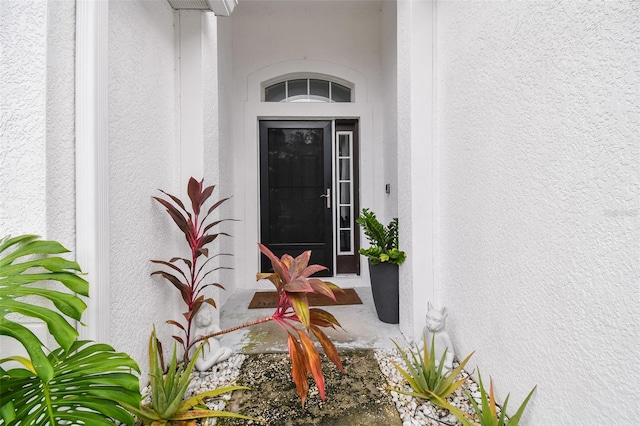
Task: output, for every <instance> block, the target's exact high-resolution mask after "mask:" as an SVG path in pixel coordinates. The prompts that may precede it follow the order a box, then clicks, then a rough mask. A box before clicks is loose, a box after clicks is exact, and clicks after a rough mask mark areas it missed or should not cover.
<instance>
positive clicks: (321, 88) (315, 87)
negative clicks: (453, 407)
mask: <svg viewBox="0 0 640 426" xmlns="http://www.w3.org/2000/svg"><path fill="white" fill-rule="evenodd" d="M309 100H310V101H315V102H331V98H330V97H329V82H328V81H326V80H309Z"/></svg>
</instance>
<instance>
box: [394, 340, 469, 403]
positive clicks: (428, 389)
mask: <svg viewBox="0 0 640 426" xmlns="http://www.w3.org/2000/svg"><path fill="white" fill-rule="evenodd" d="M434 337H435V336H434ZM424 339H425V338H424V337H423V343H424V349H423V351H422V356H420V354H417V353H414V351H412V350H409V351H404V350H402V348H401V347H400V346H399V345H398V343H396V342H395V341H394V342H393V343H394V344H395V345H396V348H397V349H398V352H400V356H401V357H402V359H403V360H404V363H405V365H406V367H407V369H406V370H405V369H404V368H402V367H400V365H398V363H396V362H395V361H391V363H392V364H393V366H394V367H395V368H396V369H397V370H398V371H399V372H400V374H401V375H402V376H403V377H404V378H405V379H406V380H407V381H408V382H409V385H411V388H412V389H413V392H407V391H404V390H401V389H394V388H391V389H390V390H392V391H394V392H398V393H403V394H405V395H410V396H414V397H416V398H419V399H422V400H429V401H431V402H432V403H434V404H436V405H438V406H441V407H443V408H446V409H450V406H449V404H448V403H446V402H445V398H446V397H447V396H449V395H451V393H453V392H454V391H455V390H456V389H458V388H459V387H460V386H462V384H463V383H464V382H465V381H466V380H467V378H468V376H467V377H464V378H462V379H459V380H456V378H457V377H458V375H459V374H460V373H461V372H462V370H463V369H464V367H465V365H467V363H468V362H469V359H471V356H472V355H473V354H474V352H471V353H470V354H469V355H468V356H467V357H466V358H465V359H464V360H463V361H462V362H461V363H460V364H459V365H458V367H456V368H455V369H454V370H453V371H451V372H448V373H447V372H446V371H445V370H444V369H443V366H444V364H445V362H444V360H445V358H446V356H447V350H448V348H445V351H444V353H443V354H442V359H440V362H439V363H436V359H435V354H434V346H435V345H434V339H433V338H432V339H431V346H430V349H427V348H428V346H427V342H426V340H424Z"/></svg>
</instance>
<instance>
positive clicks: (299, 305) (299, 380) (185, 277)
mask: <svg viewBox="0 0 640 426" xmlns="http://www.w3.org/2000/svg"><path fill="white" fill-rule="evenodd" d="M202 183H203V182H202V181H200V182H198V181H196V180H195V179H194V178H191V179H190V180H189V185H188V194H189V198H190V199H191V204H192V209H193V213H191V212H189V211H187V210H186V208H185V207H184V205H183V203H182V202H181V201H180V200H179V199H178V198H176V197H174V196H173V195H170V194H167V193H166V192H164V191H162V193H163V194H165V195H167V196H168V197H169V198H170V199H171V201H172V202H170V201H168V200H164V199H162V198H158V197H154V198H155V199H156V200H157V201H158V202H160V203H161V204H162V205H163V206H165V207H166V208H167V212H168V213H169V215H171V217H172V218H173V220H174V222H175V223H176V224H177V225H178V227H179V228H180V230H181V231H182V232H183V233H184V234H185V236H186V238H187V242H188V243H189V246H190V247H191V253H192V257H191V259H184V258H173V259H171V260H170V261H169V262H165V261H160V260H154V261H153V262H155V263H160V264H162V265H165V266H167V267H169V268H170V269H171V270H172V271H171V272H167V271H156V272H154V274H159V275H162V276H163V277H164V278H166V279H167V280H168V281H170V282H171V283H172V284H173V285H174V286H175V287H176V288H177V289H178V290H180V292H181V294H182V298H183V300H184V301H185V303H186V304H187V307H188V310H187V312H185V313H184V314H183V315H184V317H185V319H186V320H187V326H186V327H185V326H183V325H182V324H180V323H178V322H177V321H173V320H169V321H167V322H168V323H170V324H173V325H175V326H177V327H179V328H180V329H181V330H182V331H183V332H184V334H185V338H184V339H183V338H181V337H180V336H173V337H174V339H176V340H177V341H179V342H180V343H182V345H183V348H184V352H185V360H187V359H188V353H189V350H190V349H191V348H192V347H193V346H194V345H196V344H198V343H201V342H204V341H206V340H207V339H209V338H211V337H216V336H219V335H222V334H226V333H230V332H232V331H236V330H239V329H241V328H246V327H250V326H253V325H257V324H262V323H265V322H268V321H275V322H276V323H277V324H278V325H279V326H280V327H281V328H282V329H283V330H284V331H285V332H286V333H287V338H288V348H289V355H290V357H291V376H292V378H293V381H294V383H295V385H296V390H297V392H298V395H299V396H300V399H301V401H302V405H304V403H305V401H306V398H307V393H308V391H309V382H308V380H307V378H308V376H309V375H312V376H313V378H314V380H315V382H316V385H317V387H318V392H319V394H320V397H321V398H322V399H323V400H324V399H325V392H324V375H323V374H322V365H321V358H320V354H319V353H318V349H317V348H316V345H315V344H314V342H313V340H312V338H311V336H312V335H313V336H315V338H316V339H317V340H318V341H319V342H320V345H321V346H322V348H323V350H324V352H325V354H326V355H327V357H328V358H329V359H330V360H331V361H332V362H333V363H334V364H335V365H336V367H338V369H339V370H340V371H342V372H343V373H345V374H346V371H345V369H344V367H343V366H342V362H341V361H340V355H339V354H338V351H337V349H336V347H335V345H334V344H333V342H331V340H330V339H329V337H327V335H326V334H325V333H324V332H323V331H322V330H321V327H331V328H335V327H336V326H338V327H341V326H340V323H339V322H338V321H337V320H336V318H335V317H334V316H333V315H331V314H330V313H329V312H327V311H325V310H323V309H318V308H309V300H308V295H309V294H310V293H317V294H322V295H324V296H327V297H329V298H330V299H333V300H334V301H335V300H336V297H335V293H336V292H342V289H340V288H339V287H338V286H337V285H335V284H333V283H331V282H328V281H322V280H320V279H318V278H312V277H311V275H313V274H315V273H316V272H319V271H322V270H325V269H327V268H326V267H324V266H321V265H309V259H310V258H311V251H306V252H304V253H302V254H301V255H300V256H298V257H296V258H295V259H294V258H293V257H292V256H290V255H288V254H285V255H283V256H282V257H281V258H278V257H277V256H276V255H274V254H273V253H272V252H271V250H269V249H268V248H267V247H266V246H264V245H262V244H260V243H258V246H259V249H260V251H261V252H262V253H263V254H264V255H265V256H267V257H268V258H269V260H271V265H272V267H273V272H266V273H258V274H257V275H256V279H257V280H262V279H267V280H269V281H271V283H273V285H274V286H275V287H276V291H277V293H278V306H277V307H276V310H275V312H274V313H273V314H272V315H271V316H269V317H266V318H263V319H260V320H257V321H252V322H248V323H245V324H242V325H239V326H236V327H232V328H229V329H226V330H222V331H219V332H217V333H213V334H209V335H206V336H195V337H193V336H191V335H190V334H191V322H192V320H193V318H194V316H195V314H196V313H197V312H198V310H199V309H200V307H201V306H202V304H203V303H208V304H210V305H211V306H214V307H215V306H216V305H215V301H214V300H213V299H211V298H208V299H205V298H204V295H202V294H201V292H202V290H203V289H204V288H205V287H207V286H216V287H220V288H224V287H222V285H220V284H219V283H205V277H206V276H207V275H209V274H210V273H211V272H213V271H214V270H216V269H219V268H215V269H212V270H210V271H207V272H203V268H204V266H205V265H206V264H207V263H208V262H209V261H210V260H211V259H212V258H213V257H215V256H213V257H210V256H209V252H208V250H207V249H206V248H205V245H206V244H209V243H210V242H212V241H214V240H215V239H216V238H217V237H218V236H219V235H228V234H225V233H222V232H221V233H217V234H208V232H209V231H210V230H211V228H213V227H214V226H215V225H217V224H219V223H220V222H223V221H224V220H218V221H215V222H211V223H209V224H208V225H205V223H206V221H207V218H208V217H209V215H210V214H211V213H212V212H213V211H214V210H215V209H216V208H217V207H218V206H219V205H220V204H222V203H223V202H224V201H226V200H227V199H228V198H225V199H222V200H220V201H218V202H217V203H216V204H214V205H213V206H211V207H210V208H209V210H208V212H207V214H206V215H205V216H204V217H203V218H202V219H199V214H200V212H201V211H202V210H203V205H204V203H205V201H207V199H208V198H209V197H210V196H211V194H212V192H213V187H212V186H210V187H206V188H204V189H203V187H202ZM176 206H177V207H176ZM201 257H204V258H207V260H205V261H204V262H201V263H198V261H199V259H200V258H201ZM180 262H181V263H182V264H183V267H182V268H181V267H178V266H176V263H180ZM198 265H199V266H198ZM185 266H186V268H185ZM185 269H186V270H185Z"/></svg>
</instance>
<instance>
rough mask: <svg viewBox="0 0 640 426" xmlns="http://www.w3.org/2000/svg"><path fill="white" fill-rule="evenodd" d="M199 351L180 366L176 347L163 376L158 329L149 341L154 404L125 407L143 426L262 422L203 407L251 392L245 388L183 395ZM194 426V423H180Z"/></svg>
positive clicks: (222, 388)
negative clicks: (226, 420)
mask: <svg viewBox="0 0 640 426" xmlns="http://www.w3.org/2000/svg"><path fill="white" fill-rule="evenodd" d="M200 350H202V346H200V347H199V348H198V350H197V351H196V353H195V354H194V356H193V357H192V359H191V361H190V362H189V363H188V364H180V363H178V358H177V355H176V346H175V344H174V346H173V355H172V357H171V362H170V364H169V366H168V368H167V372H166V374H164V371H163V367H162V348H161V347H160V345H159V343H158V339H157V337H156V330H155V328H154V329H153V331H152V332H151V337H150V338H149V376H150V377H151V381H150V388H151V402H150V403H149V404H147V405H139V406H134V405H125V407H126V408H127V409H128V410H129V411H130V412H132V413H134V414H135V415H136V416H137V417H138V419H140V421H142V423H143V424H144V425H151V426H162V425H170V424H176V423H174V422H193V421H195V420H197V419H204V418H208V417H233V418H237V419H244V420H253V421H258V422H262V420H260V419H256V418H253V417H247V416H243V415H242V414H238V413H233V412H230V411H219V410H209V409H208V408H206V406H205V405H204V400H205V399H207V398H215V397H217V396H220V395H222V394H224V393H228V392H233V391H235V390H242V389H249V388H248V387H246V386H225V387H221V388H218V389H212V390H208V391H205V392H202V393H199V394H197V395H194V396H192V397H191V398H187V399H184V395H185V393H186V391H187V388H188V387H189V383H191V372H192V371H193V367H194V365H195V361H196V359H197V358H198V353H199V351H200ZM180 424H195V423H180Z"/></svg>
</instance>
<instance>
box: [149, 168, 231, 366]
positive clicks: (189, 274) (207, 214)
mask: <svg viewBox="0 0 640 426" xmlns="http://www.w3.org/2000/svg"><path fill="white" fill-rule="evenodd" d="M203 183H204V179H203V180H201V181H199V182H198V181H197V180H196V179H194V178H193V177H192V178H191V179H189V183H188V184H187V194H188V195H189V199H190V201H191V209H189V208H187V207H186V206H185V204H184V203H183V202H182V201H181V200H180V199H179V198H178V197H176V196H174V195H171V194H169V193H167V192H165V191H162V190H160V192H162V193H163V194H165V195H166V196H167V198H166V199H165V198H161V197H153V199H154V200H156V201H158V202H159V203H160V204H162V206H164V207H165V208H166V210H167V213H168V214H169V216H171V219H173V221H174V222H175V224H176V225H178V228H179V229H180V231H182V233H183V234H184V236H185V239H186V241H187V244H188V245H189V251H190V256H189V257H188V258H184V257H173V258H171V259H170V260H168V261H164V260H152V262H153V263H157V264H160V265H163V266H165V269H162V270H158V271H154V272H153V273H152V274H151V275H160V276H162V277H163V278H165V279H166V280H167V281H169V282H170V283H171V284H172V285H173V286H174V287H175V288H176V289H178V290H179V291H180V295H181V296H182V300H183V301H184V304H185V312H184V313H183V314H182V315H183V317H184V319H185V321H186V323H183V322H179V321H175V320H168V321H167V323H169V324H172V325H174V326H176V327H177V328H178V329H180V331H181V333H182V336H179V335H174V336H173V338H174V339H175V340H176V341H178V342H179V343H180V344H181V345H182V347H183V349H184V361H185V362H188V360H189V351H188V348H190V347H191V346H192V345H191V343H192V340H193V336H192V335H191V334H192V328H193V319H194V318H195V316H196V314H197V313H198V311H199V310H200V308H201V307H202V305H203V304H204V303H207V304H209V305H211V306H213V307H214V308H215V307H216V302H215V300H214V299H212V298H210V297H209V298H205V294H204V289H206V288H207V287H218V288H221V289H223V290H224V287H223V286H222V285H221V284H220V283H217V282H213V281H211V280H210V279H209V278H210V274H211V273H213V272H214V271H216V270H219V269H228V268H225V267H223V266H219V267H216V268H208V267H207V265H208V264H209V262H211V261H212V260H213V259H215V258H216V257H218V256H225V255H226V256H229V254H226V253H217V254H213V255H212V254H211V253H210V252H209V248H208V247H207V246H208V245H209V244H211V243H212V242H214V241H215V240H216V239H217V238H218V237H219V236H221V235H226V236H229V234H227V233H225V232H212V230H213V229H214V228H215V227H216V226H217V225H219V224H220V223H222V222H225V221H227V220H231V219H221V220H213V219H212V216H211V215H212V214H213V212H214V211H215V210H216V209H217V208H218V207H220V205H221V204H222V203H224V202H225V201H227V200H228V199H229V198H223V199H221V200H219V201H217V202H215V203H214V204H213V205H211V206H210V207H209V208H208V209H206V208H205V205H206V203H207V201H208V200H209V198H210V197H211V195H212V194H213V191H214V189H215V186H214V185H212V186H207V187H205V186H204V185H203Z"/></svg>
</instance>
